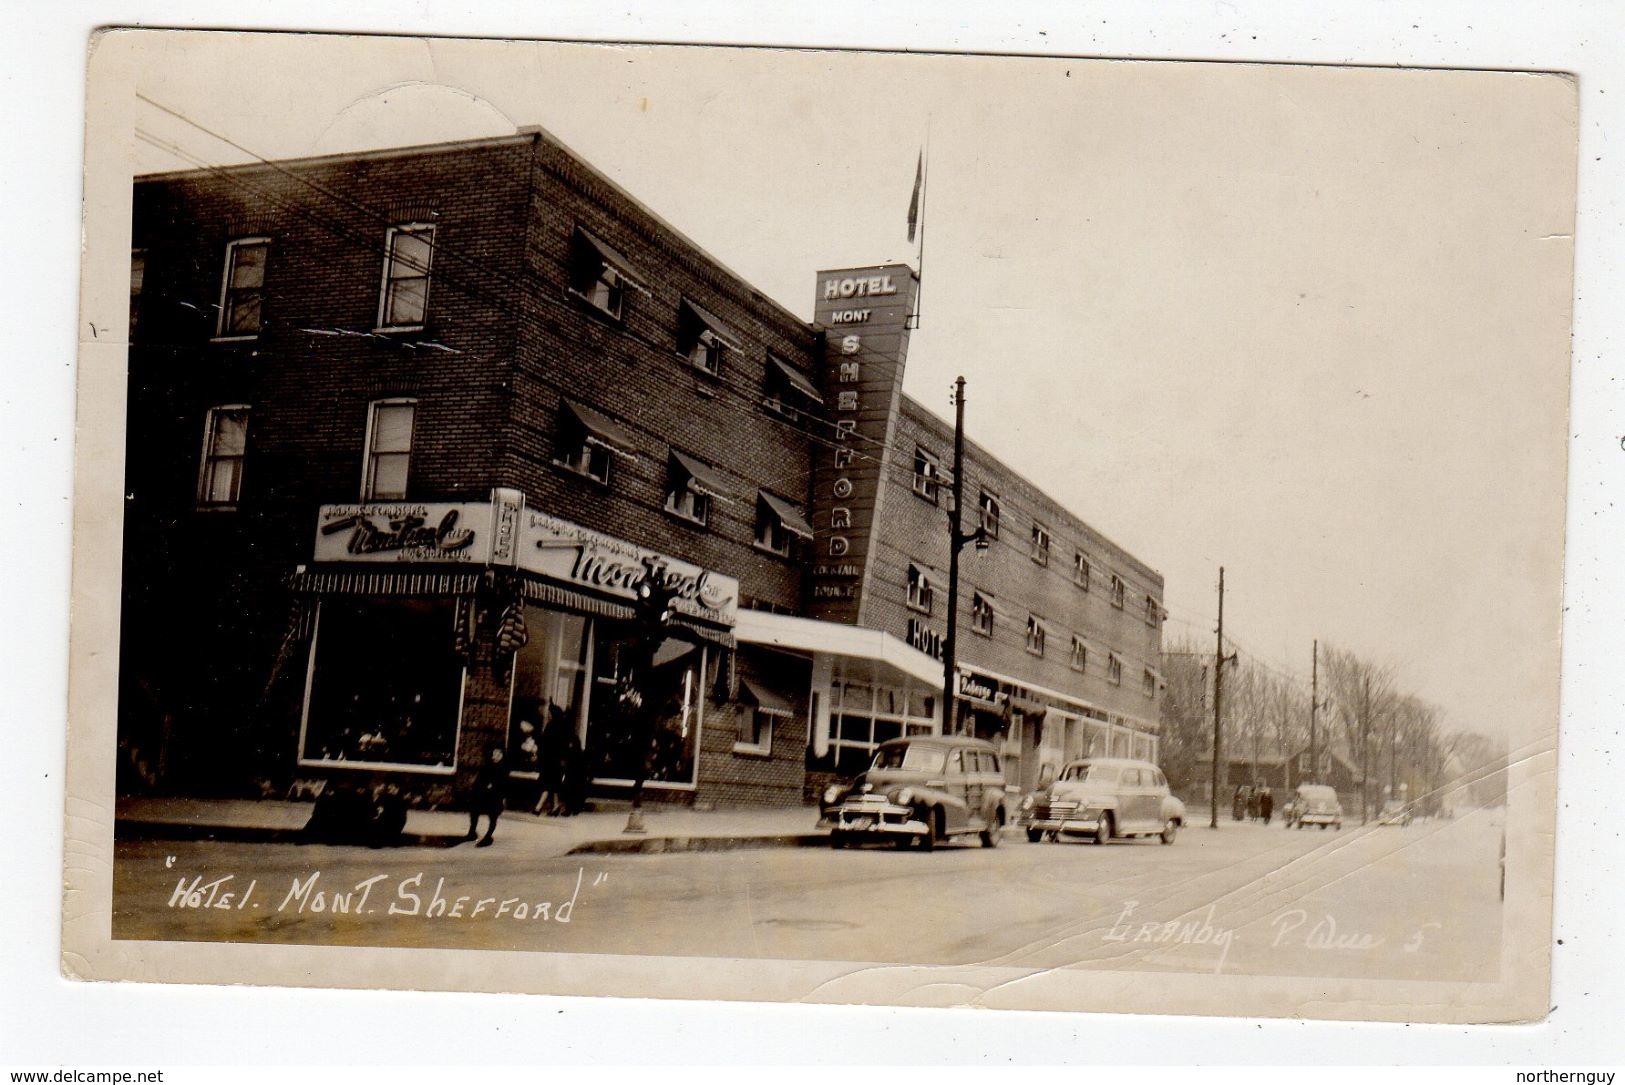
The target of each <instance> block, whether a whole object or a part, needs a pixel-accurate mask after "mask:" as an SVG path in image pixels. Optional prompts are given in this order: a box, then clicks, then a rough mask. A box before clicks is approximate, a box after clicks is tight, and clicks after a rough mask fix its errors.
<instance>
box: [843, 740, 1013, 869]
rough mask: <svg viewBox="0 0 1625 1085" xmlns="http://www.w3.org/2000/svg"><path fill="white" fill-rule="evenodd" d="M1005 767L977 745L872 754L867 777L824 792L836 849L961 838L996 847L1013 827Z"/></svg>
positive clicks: (924, 745) (901, 745)
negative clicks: (1008, 825)
mask: <svg viewBox="0 0 1625 1085" xmlns="http://www.w3.org/2000/svg"><path fill="white" fill-rule="evenodd" d="M1005 795H1006V789H1005V783H1004V768H1003V766H1002V765H1001V764H1000V762H999V753H998V751H997V750H996V749H994V748H993V745H992V744H991V743H988V742H984V741H983V740H981V739H979V738H966V737H960V736H953V735H916V736H913V737H911V738H899V739H893V740H892V741H890V742H885V743H882V744H881V745H880V747H879V748H878V749H876V750H875V758H874V761H873V762H872V763H871V764H870V766H869V769H868V771H866V772H864V773H863V775H861V776H859V777H858V778H857V779H856V780H854V781H852V783H851V784H847V785H841V784H834V785H831V786H830V788H829V789H828V790H827V791H825V792H824V801H823V804H822V805H823V817H822V819H821V820H820V821H819V824H820V826H828V828H829V842H830V846H831V847H836V848H844V847H846V846H847V845H848V844H860V843H868V842H874V841H886V840H889V841H891V842H892V843H893V844H895V845H896V846H898V847H908V846H909V845H910V844H911V843H913V844H918V845H919V846H920V847H922V848H925V849H927V850H929V849H931V848H934V847H936V846H937V845H938V844H940V843H943V842H944V841H947V840H950V839H952V838H954V837H957V836H977V837H980V838H981V841H982V845H983V846H984V847H988V848H996V847H998V846H999V838H1000V836H1001V835H1002V834H1003V832H1004V826H1005V823H1006V822H1007V820H1008V815H1007V813H1006V805H1005Z"/></svg>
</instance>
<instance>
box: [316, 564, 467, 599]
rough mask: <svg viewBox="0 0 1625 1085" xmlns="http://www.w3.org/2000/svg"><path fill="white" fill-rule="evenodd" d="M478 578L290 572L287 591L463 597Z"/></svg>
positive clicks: (364, 571)
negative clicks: (291, 573)
mask: <svg viewBox="0 0 1625 1085" xmlns="http://www.w3.org/2000/svg"><path fill="white" fill-rule="evenodd" d="M479 579H480V574H479V573H478V572H455V573H448V572H432V573H431V572H422V571H415V572H413V571H407V570H404V569H402V570H395V569H391V570H389V571H387V572H385V571H379V570H377V569H318V570H306V571H304V572H297V573H294V574H293V575H292V576H290V577H289V578H288V588H289V590H290V591H294V592H301V593H311V594H322V595H326V594H334V595H467V594H468V593H469V592H472V591H473V590H474V588H475V585H477V584H478V583H479Z"/></svg>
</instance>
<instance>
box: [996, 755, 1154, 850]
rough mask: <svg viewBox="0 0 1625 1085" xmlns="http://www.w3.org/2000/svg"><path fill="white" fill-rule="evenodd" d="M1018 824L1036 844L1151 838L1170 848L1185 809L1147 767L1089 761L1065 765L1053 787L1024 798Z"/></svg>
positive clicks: (1109, 759) (1098, 759) (1121, 760)
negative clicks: (1078, 839) (1081, 838)
mask: <svg viewBox="0 0 1625 1085" xmlns="http://www.w3.org/2000/svg"><path fill="white" fill-rule="evenodd" d="M1021 824H1022V827H1023V828H1024V829H1025V830H1026V831H1027V839H1028V840H1030V841H1032V842H1033V843H1035V844H1036V843H1037V842H1039V841H1040V840H1045V839H1048V840H1052V841H1054V840H1059V839H1061V838H1062V837H1063V836H1084V837H1088V838H1090V839H1093V840H1094V842H1095V843H1096V844H1104V843H1106V842H1107V841H1109V840H1111V839H1113V838H1114V837H1130V836H1156V837H1161V838H1162V842H1163V843H1164V844H1172V843H1173V842H1174V837H1175V836H1176V835H1178V833H1179V829H1180V827H1181V826H1182V825H1184V824H1185V804H1184V803H1182V802H1180V801H1179V800H1178V799H1177V798H1175V797H1174V796H1173V795H1171V794H1169V792H1168V780H1167V778H1166V777H1164V776H1163V775H1162V770H1161V769H1159V768H1157V766H1155V765H1153V764H1152V763H1151V762H1149V761H1132V760H1129V759H1127V758H1116V757H1092V758H1086V759H1084V760H1081V761H1071V762H1068V763H1067V764H1066V765H1065V766H1064V767H1063V768H1062V769H1061V774H1060V775H1059V776H1058V777H1057V778H1056V780H1055V782H1054V783H1052V784H1050V785H1049V786H1048V787H1047V788H1044V789H1043V790H1041V791H1037V792H1034V793H1033V794H1031V795H1029V796H1027V798H1026V799H1024V800H1023V801H1022V814H1021Z"/></svg>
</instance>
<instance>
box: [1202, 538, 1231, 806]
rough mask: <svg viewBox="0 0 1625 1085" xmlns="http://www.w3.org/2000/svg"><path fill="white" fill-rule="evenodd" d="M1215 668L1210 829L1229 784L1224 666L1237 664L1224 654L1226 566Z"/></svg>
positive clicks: (1221, 581) (1221, 570)
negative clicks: (1223, 791) (1226, 761)
mask: <svg viewBox="0 0 1625 1085" xmlns="http://www.w3.org/2000/svg"><path fill="white" fill-rule="evenodd" d="M1213 659H1214V666H1213V781H1212V782H1213V813H1212V816H1211V817H1210V819H1209V821H1208V828H1210V829H1217V828H1218V827H1219V792H1220V791H1222V790H1223V789H1224V787H1225V786H1226V784H1227V783H1228V782H1229V780H1228V777H1229V774H1228V773H1227V772H1226V771H1225V769H1226V767H1227V766H1226V765H1225V764H1224V722H1223V721H1224V665H1225V663H1227V662H1229V663H1233V662H1235V659H1236V655H1235V653H1234V652H1232V653H1231V654H1230V655H1229V656H1226V655H1225V654H1224V566H1223V565H1221V566H1219V639H1218V644H1217V645H1216V646H1215V649H1214V653H1213Z"/></svg>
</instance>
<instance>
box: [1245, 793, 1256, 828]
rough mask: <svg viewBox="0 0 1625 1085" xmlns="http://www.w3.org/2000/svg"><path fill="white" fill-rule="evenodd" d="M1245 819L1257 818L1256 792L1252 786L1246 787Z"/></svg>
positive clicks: (1253, 819) (1254, 819)
mask: <svg viewBox="0 0 1625 1085" xmlns="http://www.w3.org/2000/svg"><path fill="white" fill-rule="evenodd" d="M1247 820H1248V821H1256V820H1258V792H1257V790H1255V789H1253V788H1248V789H1247Z"/></svg>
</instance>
